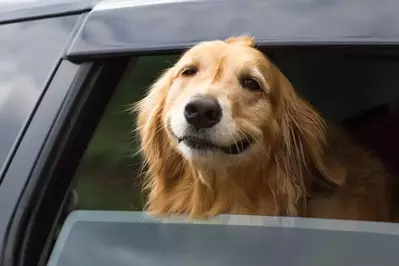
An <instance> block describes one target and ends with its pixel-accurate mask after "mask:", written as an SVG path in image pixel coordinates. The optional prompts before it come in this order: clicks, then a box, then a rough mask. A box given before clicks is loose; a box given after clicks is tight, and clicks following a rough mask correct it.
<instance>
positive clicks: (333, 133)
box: [135, 36, 391, 221]
mask: <svg viewBox="0 0 399 266" xmlns="http://www.w3.org/2000/svg"><path fill="white" fill-rule="evenodd" d="M253 46H254V39H253V38H251V37H248V36H240V37H232V38H229V39H227V40H225V41H219V40H218V41H209V42H203V43H200V44H198V45H196V46H194V47H193V48H192V49H190V50H188V51H187V52H186V53H185V54H184V55H183V56H182V58H181V59H180V60H179V61H178V62H177V63H176V64H175V65H174V66H173V67H171V68H170V69H168V70H166V71H165V73H163V75H162V76H161V77H160V78H159V79H158V80H157V81H156V82H155V83H154V84H153V86H152V87H151V88H150V90H149V92H148V94H147V95H146V97H145V98H144V99H142V100H141V101H140V102H138V103H137V104H136V106H135V110H136V112H137V114H138V121H137V128H138V133H139V137H140V141H141V147H142V154H143V157H144V160H145V163H146V166H147V170H148V173H147V177H146V188H147V189H148V192H149V194H148V202H147V210H148V211H149V212H150V213H151V214H153V215H157V216H169V215H175V214H184V215H188V216H190V217H192V218H207V217H210V216H214V215H217V214H221V213H233V214H253V215H270V216H302V217H319V218H337V219H354V220H371V221H389V220H390V219H391V213H390V196H389V193H388V189H387V187H388V181H389V180H388V174H387V173H386V172H385V170H384V167H383V166H382V163H381V162H380V161H378V160H377V159H375V158H373V157H372V156H371V155H369V153H368V152H366V151H365V150H363V149H362V148H361V147H358V146H356V145H354V144H353V143H352V142H351V140H349V139H348V138H347V137H346V136H345V134H343V133H342V132H341V130H340V129H339V128H338V127H336V126H331V125H330V124H328V123H327V122H325V121H324V120H323V118H322V117H321V116H320V115H319V114H318V113H317V112H316V111H315V110H314V109H313V108H312V107H311V105H310V104H309V103H307V102H306V101H305V100H304V99H302V98H301V97H299V96H298V95H297V94H296V93H295V90H294V89H293V87H292V85H291V84H290V82H289V81H288V80H287V79H286V77H285V76H284V75H283V74H282V73H281V72H280V71H279V70H278V69H277V67H276V66H275V65H273V64H272V63H271V62H270V61H269V60H268V59H267V58H266V57H265V56H264V55H263V54H262V53H261V52H260V51H258V50H257V49H255V48H254V47H253ZM187 64H194V65H196V67H198V74H196V75H193V76H188V77H187V76H182V75H181V71H182V69H183V68H184V67H185V65H187ZM242 71H246V73H248V72H251V73H260V74H261V76H259V77H258V80H259V83H261V84H262V88H263V91H250V90H246V89H245V88H242V86H241V85H240V83H239V82H238V77H239V73H241V72H242ZM321 89H322V88H321ZM197 92H201V93H202V94H206V95H212V96H214V97H216V98H219V99H224V100H225V101H227V102H228V103H229V106H230V109H229V110H230V113H231V114H230V115H231V117H232V119H233V120H234V124H235V126H236V127H237V130H238V131H237V132H238V134H240V137H245V138H251V139H253V145H252V147H250V148H249V150H248V151H245V152H243V153H242V154H238V155H228V154H219V153H215V154H213V155H212V156H205V157H202V156H196V155H193V156H191V155H190V156H188V155H187V154H184V153H183V152H181V150H179V149H178V145H179V143H178V141H177V140H176V139H175V138H174V137H173V133H172V132H170V131H171V130H170V117H171V115H173V114H171V110H174V108H175V107H176V106H179V105H181V104H182V103H183V102H185V101H187V99H188V98H189V97H191V96H192V95H194V94H195V93H197ZM190 154H191V153H190Z"/></svg>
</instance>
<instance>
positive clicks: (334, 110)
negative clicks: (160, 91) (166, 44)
mask: <svg viewBox="0 0 399 266" xmlns="http://www.w3.org/2000/svg"><path fill="white" fill-rule="evenodd" d="M265 53H269V55H270V57H271V58H272V60H273V62H275V63H276V64H277V65H278V66H279V67H280V69H281V70H282V71H283V73H284V74H285V75H287V77H288V79H289V80H291V81H292V83H293V85H294V87H295V88H296V90H297V91H298V93H299V94H302V95H304V97H305V98H307V99H308V100H309V101H310V102H312V103H313V104H314V105H315V106H316V108H318V109H321V112H322V113H323V114H324V116H326V117H329V118H331V119H332V120H334V121H335V122H338V123H341V124H342V125H343V126H344V127H346V128H347V129H348V130H349V131H350V132H351V133H353V134H354V135H355V136H356V138H357V140H358V141H359V142H361V143H363V144H364V146H366V147H368V148H370V150H372V152H374V153H375V154H376V155H378V156H379V157H380V158H381V159H382V160H383V161H384V163H386V164H387V166H388V168H389V169H390V170H393V172H395V171H396V173H399V169H398V168H397V167H396V168H395V166H396V165H398V161H397V156H396V152H394V153H392V151H396V150H397V149H396V148H395V147H397V145H398V144H399V143H398V142H397V141H396V139H397V134H399V128H398V126H397V125H398V123H397V122H396V123H394V125H395V126H392V121H393V120H392V119H396V118H397V117H398V115H399V113H398V111H397V110H398V109H397V108H395V106H397V103H398V100H399V95H398V93H397V90H396V87H397V84H398V81H399V80H398V79H397V76H396V75H395V74H394V72H393V68H394V66H396V67H397V65H398V64H399V60H396V56H394V55H391V56H389V53H390V51H387V52H386V54H384V55H383V56H381V57H376V55H377V54H378V53H376V52H375V51H366V52H365V51H364V50H356V51H347V50H345V49H342V50H336V49H333V50H328V49H325V50H324V49H320V50H317V49H316V50H313V51H312V50H309V49H308V50H306V51H305V50H301V51H299V50H296V49H293V50H289V49H285V50H280V51H277V50H276V51H274V52H271V51H267V50H266V52H265ZM387 54H388V55H387ZM177 58H178V55H162V56H160V55H157V56H155V55H154V56H142V57H139V58H134V59H133V61H132V62H134V60H136V59H137V61H136V62H135V64H132V65H134V66H133V68H131V70H130V71H128V73H127V74H126V75H124V77H123V79H122V80H121V82H120V83H119V86H118V87H117V88H116V90H115V92H114V94H113V96H112V98H111V99H110V101H109V103H108V105H107V108H106V109H105V112H104V114H103V116H102V118H101V120H100V122H99V124H98V126H97V128H96V130H95V132H94V133H93V135H92V138H91V140H90V142H89V145H88V147H87V149H86V151H85V153H84V155H83V157H82V158H81V160H80V164H79V167H78V169H77V171H76V173H75V176H74V182H75V184H74V189H75V191H76V192H77V196H78V198H77V199H78V201H77V206H75V207H76V208H77V209H79V210H80V212H79V211H78V214H76V212H73V213H72V214H71V215H70V216H69V218H67V222H66V223H65V224H64V226H63V229H62V234H61V235H59V236H60V238H59V239H57V245H58V246H57V245H56V248H55V249H54V252H55V253H54V254H56V255H54V256H61V257H60V258H61V259H62V261H63V262H62V263H64V264H62V263H61V262H60V261H58V262H59V263H61V264H52V265H71V264H75V265H87V263H89V262H88V261H86V260H85V259H88V260H90V263H92V264H96V263H97V264H99V265H100V263H99V262H98V260H97V259H99V260H101V259H100V256H98V257H95V254H96V252H102V250H111V248H113V250H112V251H113V252H114V254H119V255H120V254H124V255H126V257H128V258H127V259H126V260H125V259H123V262H121V263H119V262H118V263H119V264H117V263H116V262H115V265H127V264H128V263H130V262H131V261H134V260H135V259H136V260H143V261H146V260H148V261H147V262H143V263H142V264H141V265H156V264H159V263H160V262H159V261H157V260H156V259H154V258H158V257H157V256H159V258H161V255H165V254H168V255H170V254H176V253H174V252H175V250H174V249H173V248H174V247H177V246H174V245H171V244H170V243H172V242H171V239H172V238H173V239H174V240H176V242H178V243H180V246H179V248H180V250H179V251H178V253H179V252H180V253H179V254H178V255H179V256H181V257H179V258H178V259H180V260H179V263H181V264H179V263H175V262H176V261H177V260H176V258H175V257H170V261H169V263H170V264H167V263H165V265H185V264H184V262H185V261H186V260H184V258H185V259H188V258H191V257H190V256H194V257H195V258H196V259H198V258H203V257H205V256H206V254H210V253H209V252H208V251H209V250H208V248H210V250H216V251H218V250H217V247H216V246H215V247H214V248H211V247H212V246H210V245H209V246H208V245H207V244H206V243H210V241H212V237H214V236H215V235H217V236H218V237H220V239H222V237H223V238H224V239H225V241H222V242H221V243H230V241H233V242H234V243H237V245H243V246H245V245H247V244H248V243H249V242H251V241H253V240H254V239H258V238H256V236H257V235H258V236H259V235H260V231H262V232H263V233H262V234H265V235H264V238H262V239H258V240H259V243H258V244H259V245H255V246H264V245H266V246H273V247H276V249H275V251H273V252H271V253H269V255H270V254H272V255H273V254H277V253H278V252H280V251H281V250H286V249H289V252H291V253H292V252H293V250H294V251H295V249H296V247H298V246H300V247H301V250H300V251H298V252H297V254H296V257H295V258H297V259H301V258H302V259H304V260H303V262H304V263H305V261H306V263H305V264H309V263H311V261H313V263H316V261H317V260H316V258H315V257H314V256H313V255H312V254H315V253H317V254H319V253H320V252H322V251H326V250H328V249H329V248H330V249H333V250H339V252H341V251H342V252H341V253H339V256H338V257H336V258H337V261H338V260H343V261H344V260H346V259H348V258H349V259H350V260H352V262H353V265H359V264H362V265H373V263H374V262H373V260H371V259H370V258H369V259H365V260H363V258H365V257H361V255H353V254H355V253H351V254H350V253H348V252H347V250H348V248H349V247H353V246H356V247H358V242H356V241H358V240H359V239H363V236H365V237H367V238H368V239H369V240H370V242H368V243H371V244H370V245H368V246H367V247H366V248H365V249H359V250H357V251H356V252H358V253H356V254H361V253H362V252H363V251H364V250H374V251H376V248H378V247H381V246H383V245H387V246H388V245H389V246H390V247H391V246H394V245H393V243H394V242H395V243H397V241H398V238H397V235H398V233H397V232H398V231H397V230H398V225H397V224H389V223H376V224H375V225H376V228H375V229H373V230H369V228H370V227H368V225H369V224H363V223H361V222H359V223H358V222H348V223H347V222H346V221H345V222H344V221H342V223H341V221H328V220H327V221H325V220H324V221H322V220H320V219H314V220H312V219H310V220H307V219H305V220H300V219H294V220H292V219H289V218H288V219H287V218H282V219H280V218H278V221H279V224H277V225H276V227H288V228H289V229H284V230H280V229H279V228H277V229H276V228H275V227H273V226H272V227H273V230H271V231H270V232H268V233H265V232H266V231H268V230H269V229H270V228H269V229H260V228H247V227H246V226H242V225H248V224H245V223H241V222H240V221H241V220H240V219H241V218H240V219H238V222H237V224H236V225H240V226H237V227H234V228H233V229H231V230H230V229H228V228H227V227H226V228H224V229H226V231H224V232H222V231H223V230H224V229H223V230H222V231H219V229H216V227H207V229H204V228H205V227H204V226H201V225H198V224H194V225H192V224H191V225H190V226H186V225H184V226H177V225H176V226H175V225H170V224H168V226H164V225H163V226H156V225H153V224H152V225H145V224H141V223H140V222H143V223H145V222H146V221H145V219H144V218H143V220H141V219H142V217H141V216H143V215H145V214H143V213H137V212H132V211H142V210H143V205H144V202H145V195H143V194H142V193H141V185H142V182H141V181H142V167H143V165H142V162H141V158H140V156H139V155H137V152H138V149H139V147H138V142H137V140H136V139H135V133H134V129H135V117H134V115H132V114H130V113H129V108H130V107H131V104H132V103H134V102H136V101H138V100H140V99H141V98H142V97H143V95H144V93H145V91H146V89H147V88H148V87H149V86H150V85H151V84H152V82H153V81H154V80H155V79H156V78H157V77H158V76H159V74H160V73H161V72H162V71H163V70H164V69H165V68H167V67H169V66H171V65H172V64H173V63H174V62H175V61H176V60H177ZM326 61H328V62H331V64H329V65H328V67H324V65H325V62H326ZM315 69H317V71H316V70H315ZM314 73H317V74H318V77H314ZM363 73H374V74H373V75H367V76H365V75H364V74H363ZM331 80H333V81H331ZM326 81H328V82H326ZM344 81H345V82H344ZM356 84H358V85H359V84H360V85H361V86H360V87H355V86H356ZM333 85H334V86H333ZM330 86H331V87H330ZM354 87H355V88H354ZM321 88H322V89H321ZM332 89H335V91H331V92H330V90H332ZM353 90H354V91H356V92H353ZM346 96H347V97H346ZM357 96H362V97H357ZM341 99H342V100H341ZM352 103H353V104H352ZM381 110H382V111H381ZM354 121H355V122H354ZM387 121H388V122H387ZM389 121H391V122H389ZM396 121H398V120H397V119H396ZM390 123H391V124H390ZM383 128H384V130H378V129H383ZM375 129H377V130H375ZM388 129H389V130H388ZM388 131H389V132H388ZM390 131H392V132H393V133H392V134H390V136H389V137H388V133H391V132H390ZM395 132H396V135H395V134H394V133H395ZM382 133H383V135H384V136H385V137H383V135H382ZM377 140H378V141H377ZM390 166H392V168H390ZM82 211H83V215H81V214H82ZM119 211H128V212H119ZM77 217H78V218H79V219H81V220H79V219H76V218H77ZM137 217H139V219H138V218H137ZM233 218H234V217H233ZM247 218H248V217H247ZM247 218H245V217H244V219H247ZM263 218H265V219H266V220H267V217H255V218H254V219H255V221H257V220H256V219H260V220H261V221H260V224H262V221H266V220H262V219H263ZM269 218H270V217H269ZM137 219H138V220H137ZM234 219H235V218H234ZM250 219H252V218H250ZM138 221H140V222H138ZM302 222H303V223H304V224H306V226H305V227H301V226H299V227H300V228H297V229H295V230H291V229H292V228H295V227H296V226H297V225H298V224H296V223H299V224H301V223H302ZM329 222H332V223H329ZM335 222H337V223H335ZM290 223H292V224H290ZM172 224H173V222H172ZM360 224H362V225H360ZM252 225H253V224H252ZM291 225H292V226H291ZM358 225H360V227H361V228H362V229H361V230H360V231H361V232H362V234H363V233H364V235H359V234H357V233H356V234H355V232H354V231H358V230H357V229H355V230H352V229H354V228H356V227H357V226H358ZM363 225H365V226H363ZM336 226H338V227H336ZM390 226H392V227H390ZM291 227H292V228H291ZM388 227H389V230H390V231H389V230H388V231H387V229H388ZM197 228H200V229H197ZM219 228H221V227H219ZM227 229H228V230H227ZM307 229H322V231H323V230H324V231H323V232H321V231H320V232H321V234H320V235H319V234H318V233H316V234H314V235H312V234H313V233H311V232H310V231H307ZM74 230H75V231H74ZM201 230H203V231H201ZM240 230H244V231H245V232H244V231H242V232H241V233H242V237H238V238H237V239H233V238H234V237H233V236H234V234H235V233H237V232H239V231H240ZM257 230H260V231H259V232H255V231H257ZM227 231H228V232H227ZM294 231H295V233H294ZM337 231H341V232H337ZM82 232H85V233H82ZM100 232H106V233H100ZM137 232H141V233H142V234H141V233H140V236H139V235H138V234H136V233H137ZM209 232H211V233H209ZM376 232H378V233H377V234H375V233H376ZM390 232H392V233H390ZM152 233H153V234H152ZM269 233H270V235H269ZM380 233H381V235H380ZM248 234H250V236H248ZM311 235H312V236H311ZM136 236H139V237H136ZM377 236H378V237H377ZM145 237H152V238H151V239H152V240H151V241H148V242H145V243H144V242H143V241H142V239H143V238H145ZM176 237H181V238H176ZM201 237H203V238H202V239H201V241H202V242H201V243H202V244H201V247H197V246H196V245H197V244H198V245H200V244H199V242H196V240H197V239H199V238H201ZM295 237H298V239H297V240H295V241H297V242H296V243H297V244H295V245H291V244H292V242H290V241H291V240H293V239H294V238H295ZM309 237H312V240H311V241H313V242H312V243H311V245H310V246H306V247H305V246H301V243H305V242H306V241H307V240H308V239H310V238H309ZM313 237H314V238H313ZM379 237H381V238H379ZM82 238H84V240H85V241H86V242H85V241H83V240H82ZM377 238H378V239H377ZM265 239H271V240H270V242H268V243H263V242H262V241H264V240H265ZM329 239H334V241H335V242H334V241H333V242H334V243H332V242H331V243H330V242H328V240H329ZM339 239H346V240H344V242H345V243H350V244H348V246H347V247H345V248H342V247H344V246H343V245H342V243H341V242H340V241H339ZM68 241H69V242H68ZM235 241H236V242H235ZM265 241H266V240H265ZM304 241H305V242H304ZM373 241H374V242H373ZM261 242H262V243H261ZM355 242H356V243H355ZM361 242H362V243H363V244H365V242H363V241H361ZM65 243H66V244H65ZM76 243H79V244H80V245H78V244H76ZM143 243H144V244H143ZM159 243H161V244H159ZM162 243H163V244H162ZM276 243H277V244H276ZM320 243H323V244H325V245H320ZM64 244H65V246H64ZM95 244H98V245H95ZM158 244H159V245H158ZM330 244H331V245H330ZM88 245H90V247H91V251H90V252H92V253H90V254H89V253H87V254H83V255H82V253H81V252H80V250H82V247H83V246H88ZM220 245H222V244H220ZM220 245H218V246H219V247H220ZM274 245H277V246H274ZM63 247H66V249H62V248H63ZM190 247H193V249H191V250H190ZM61 250H63V251H62V252H67V253H64V254H61ZM99 250H101V251H99ZM228 250H229V252H231V254H237V251H235V249H234V247H233V246H231V248H229V249H228ZM136 251H137V252H138V255H137V254H136V255H137V256H135V254H133V255H132V252H136ZM158 251H159V252H158ZM197 251H198V252H200V253H197ZM247 251H248V250H247ZM250 251H252V250H250ZM116 252H119V253H116ZM129 252H130V253H129ZM190 252H192V253H190ZM201 252H203V253H201ZM337 252H338V251H337ZM327 253H328V251H326V255H325V256H324V255H323V256H321V257H318V258H317V259H320V260H324V258H330V256H331V258H333V257H334V258H335V255H334V254H335V253H334V252H330V253H328V254H327ZM377 253H378V256H381V258H383V256H391V257H394V256H396V253H395V252H393V251H392V250H391V249H379V250H378V252H376V253H374V254H377ZM388 253H389V254H388ZM72 254H75V255H72ZM160 254H161V255H160ZM187 254H190V256H187V257H185V256H186V255H187ZM248 254H249V255H248ZM248 254H246V256H249V257H251V254H250V253H248ZM264 254H267V253H263V249H262V250H261V251H260V252H259V253H257V254H252V255H254V256H261V257H262V256H263V255H264ZM303 254H308V255H309V256H308V257H306V258H305V257H301V256H302V255H303ZM213 255H214V256H215V257H218V256H219V255H221V253H220V252H215V253H214V254H213ZM62 256H64V257H62ZM116 257H117V256H116V255H115V257H114V258H115V261H116V260H119V259H121V258H122V257H123V256H122V255H121V256H119V257H118V258H116ZM93 258H94V259H93ZM109 258H110V257H108V259H109ZM228 258H229V257H225V256H222V255H221V257H218V259H222V260H223V263H221V265H235V264H234V262H235V260H233V261H231V262H230V261H228ZM251 258H252V257H251ZM290 258H291V257H290ZM290 258H289V257H284V256H276V260H272V259H270V261H272V262H273V261H274V262H275V264H276V265H294V262H295V261H297V260H296V259H295V260H290ZM292 258H294V257H292ZM73 259H76V261H74V262H73V263H72V262H71V260H73ZM286 259H287V260H286ZM105 261H107V260H105V259H104V260H103V262H105ZM181 261H183V262H181ZM190 261H191V260H190ZM193 261H194V260H193ZM237 261H240V260H239V259H238V260H237ZM79 263H81V264H79ZM146 263H147V264H146ZM151 263H152V264H151ZM173 263H175V264H173ZM367 263H369V264H367ZM316 264H317V263H316ZM338 264H342V263H341V262H336V263H332V264H331V265H338ZM193 265H201V264H193ZM237 265H242V263H241V264H237ZM249 265H250V264H249ZM348 265H349V264H348Z"/></svg>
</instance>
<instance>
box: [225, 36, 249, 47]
mask: <svg viewBox="0 0 399 266" xmlns="http://www.w3.org/2000/svg"><path fill="white" fill-rule="evenodd" d="M225 42H226V43H228V44H239V45H245V46H251V47H254V46H255V38H254V37H252V36H249V35H241V36H237V37H230V38H227V39H226V40H225Z"/></svg>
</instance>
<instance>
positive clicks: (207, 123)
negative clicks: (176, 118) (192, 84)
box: [184, 96, 222, 129]
mask: <svg viewBox="0 0 399 266" xmlns="http://www.w3.org/2000/svg"><path fill="white" fill-rule="evenodd" d="M184 116H185V117H186V120H187V122H188V123H189V124H191V125H192V126H194V127H195V128H197V129H201V128H210V127H212V126H214V125H216V124H217V123H219V121H220V119H221V117H222V108H221V107H220V105H219V102H218V101H217V100H216V99H215V98H212V97H206V96H194V97H193V98H192V99H191V100H190V101H189V102H188V103H187V104H186V106H185V108H184Z"/></svg>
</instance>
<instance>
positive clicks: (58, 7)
mask: <svg viewBox="0 0 399 266" xmlns="http://www.w3.org/2000/svg"><path fill="white" fill-rule="evenodd" d="M99 1H100V0H0V24H4V23H10V22H16V21H23V20H30V19H34V18H43V17H49V16H55V15H61V14H67V13H77V12H82V11H88V10H90V9H91V8H92V7H93V6H94V5H95V4H96V3H97V2H99ZM111 1H112V0H111Z"/></svg>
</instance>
